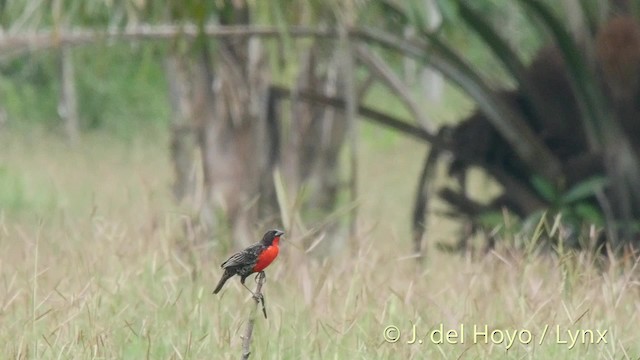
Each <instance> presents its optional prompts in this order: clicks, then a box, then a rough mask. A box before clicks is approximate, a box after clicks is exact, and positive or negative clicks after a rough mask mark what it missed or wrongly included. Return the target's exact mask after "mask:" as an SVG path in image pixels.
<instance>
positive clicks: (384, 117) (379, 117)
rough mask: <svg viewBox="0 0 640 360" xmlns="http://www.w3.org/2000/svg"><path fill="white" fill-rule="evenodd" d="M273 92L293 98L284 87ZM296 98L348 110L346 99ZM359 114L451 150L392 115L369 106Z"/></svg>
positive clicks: (307, 95)
mask: <svg viewBox="0 0 640 360" xmlns="http://www.w3.org/2000/svg"><path fill="white" fill-rule="evenodd" d="M271 91H273V92H275V93H277V94H278V95H279V96H284V97H290V96H291V90H289V89H287V88H284V87H282V86H272V87H271ZM296 96H297V97H298V98H300V99H302V100H306V101H311V102H314V103H317V104H323V105H328V106H332V107H335V108H338V109H340V110H343V111H344V110H345V108H346V103H345V101H344V99H341V98H336V97H329V96H324V95H322V94H317V93H314V92H310V91H298V92H297V94H296ZM358 114H360V115H361V116H363V117H365V118H366V119H368V120H369V121H372V122H374V123H377V124H380V125H384V126H386V127H389V128H392V129H394V130H396V131H399V132H401V133H404V134H405V135H409V136H412V137H414V138H416V139H418V140H422V141H426V142H429V143H431V144H432V145H434V146H437V147H439V148H442V149H449V148H450V147H449V146H447V145H446V144H445V143H444V142H443V141H442V140H441V139H440V138H439V137H438V136H437V135H434V134H432V133H430V132H428V131H426V130H424V129H422V128H419V127H417V126H414V125H411V124H409V123H407V122H406V121H403V120H400V119H398V118H395V117H393V116H391V115H388V114H385V113H383V112H380V111H378V110H375V109H372V108H370V107H368V106H364V105H359V106H358Z"/></svg>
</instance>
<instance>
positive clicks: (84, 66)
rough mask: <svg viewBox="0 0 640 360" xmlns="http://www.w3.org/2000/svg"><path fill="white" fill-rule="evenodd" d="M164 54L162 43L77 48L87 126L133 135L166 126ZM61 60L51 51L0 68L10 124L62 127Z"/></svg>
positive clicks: (83, 118) (77, 73) (83, 116)
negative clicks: (59, 111)
mask: <svg viewBox="0 0 640 360" xmlns="http://www.w3.org/2000/svg"><path fill="white" fill-rule="evenodd" d="M97 54H100V56H96V55H97ZM163 57H164V50H163V48H161V47H158V46H155V45H153V44H143V45H126V44H118V45H112V46H106V45H96V46H91V47H82V48H76V49H74V65H75V77H76V85H77V94H78V106H79V114H80V121H81V127H82V129H86V130H106V131H109V132H112V133H114V134H117V135H119V136H123V137H128V138H131V136H133V135H134V134H135V133H137V132H138V133H139V132H140V131H142V130H143V129H147V128H149V127H156V128H157V127H165V126H166V125H167V124H168V120H169V112H170V109H169V104H168V94H167V90H166V88H167V85H166V81H165V77H164V69H163V65H162V59H163ZM58 62H59V59H58V56H57V53H56V52H54V51H51V52H46V53H39V54H38V55H37V56H29V57H21V58H16V59H14V60H13V61H10V62H8V63H6V64H4V65H3V66H1V67H0V74H1V75H0V96H1V98H2V99H3V101H2V106H3V107H4V108H5V109H6V111H7V112H8V114H9V117H10V119H11V122H10V124H11V126H14V127H18V126H28V125H29V124H40V125H44V126H46V127H48V128H55V127H57V126H58V124H59V122H60V120H59V116H58V113H57V108H58V97H59V88H60V79H59V72H58Z"/></svg>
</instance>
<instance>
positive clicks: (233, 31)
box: [0, 24, 338, 53]
mask: <svg viewBox="0 0 640 360" xmlns="http://www.w3.org/2000/svg"><path fill="white" fill-rule="evenodd" d="M202 33H204V34H205V35H207V36H209V37H237V36H240V37H247V36H262V37H278V36H282V35H284V34H287V35H288V36H292V37H329V38H337V37H338V34H337V32H336V31H335V30H333V29H321V28H315V27H305V26H291V27H288V28H286V29H284V30H283V29H282V28H280V27H276V26H259V25H256V26H253V25H226V26H225V25H207V26H205V27H204V28H203V29H202ZM199 34H200V30H199V29H198V27H197V26H195V25H192V24H186V25H139V26H132V27H128V28H125V29H108V30H92V29H84V28H76V29H65V30H59V31H57V30H37V31H31V32H27V31H25V32H20V33H13V32H8V33H0V52H3V53H4V52H5V51H7V50H15V49H22V50H24V51H27V50H30V51H34V50H43V49H47V48H51V47H59V46H62V45H71V46H77V45H87V44H92V43H96V42H102V41H107V42H110V41H116V40H167V39H172V38H174V37H176V36H184V37H187V38H195V37H196V36H198V35H199Z"/></svg>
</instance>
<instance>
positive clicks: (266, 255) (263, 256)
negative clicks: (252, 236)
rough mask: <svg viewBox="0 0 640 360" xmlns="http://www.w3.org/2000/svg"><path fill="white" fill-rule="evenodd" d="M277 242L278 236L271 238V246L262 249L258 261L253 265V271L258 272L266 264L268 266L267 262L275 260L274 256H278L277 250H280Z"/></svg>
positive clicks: (278, 240)
mask: <svg viewBox="0 0 640 360" xmlns="http://www.w3.org/2000/svg"><path fill="white" fill-rule="evenodd" d="M279 242H280V237H279V236H278V237H276V238H274V239H273V243H272V244H271V246H269V247H267V248H266V249H264V250H262V252H261V253H260V255H258V262H256V265H255V266H254V267H253V272H260V271H262V270H264V269H265V268H266V267H267V266H269V264H271V263H272V262H273V260H275V258H276V257H277V256H278V252H280V248H279V246H278V243H279Z"/></svg>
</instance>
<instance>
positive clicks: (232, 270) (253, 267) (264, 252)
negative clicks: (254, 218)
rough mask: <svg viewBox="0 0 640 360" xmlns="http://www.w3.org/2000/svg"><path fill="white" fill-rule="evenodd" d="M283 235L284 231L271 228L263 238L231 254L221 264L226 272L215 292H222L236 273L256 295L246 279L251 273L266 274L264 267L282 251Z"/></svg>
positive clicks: (242, 282) (241, 281)
mask: <svg viewBox="0 0 640 360" xmlns="http://www.w3.org/2000/svg"><path fill="white" fill-rule="evenodd" d="M282 235H284V232H283V231H280V230H269V231H267V232H266V233H265V234H264V236H263V237H262V240H260V241H258V242H257V243H255V244H253V245H251V246H249V247H247V248H246V249H244V250H241V251H239V252H237V253H235V254H233V255H231V256H230V257H229V258H228V259H227V260H226V261H225V262H223V263H222V265H220V267H221V268H223V269H224V273H223V274H222V277H221V278H220V281H219V282H218V285H217V286H216V288H215V290H213V293H214V294H217V293H218V292H220V290H221V289H222V287H223V286H224V284H225V283H226V282H227V280H229V279H230V278H231V277H233V276H234V275H238V276H240V283H241V284H242V286H244V287H245V288H246V289H247V290H249V292H251V293H252V294H253V296H254V297H256V294H255V293H254V292H253V291H251V289H249V288H248V287H247V286H246V285H245V284H244V281H245V280H246V279H247V277H249V276H250V275H251V274H254V273H262V274H264V269H265V268H266V267H267V266H269V265H270V264H271V263H272V262H273V260H275V258H276V257H277V256H278V253H279V252H280V247H279V243H280V237H281V236H282Z"/></svg>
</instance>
